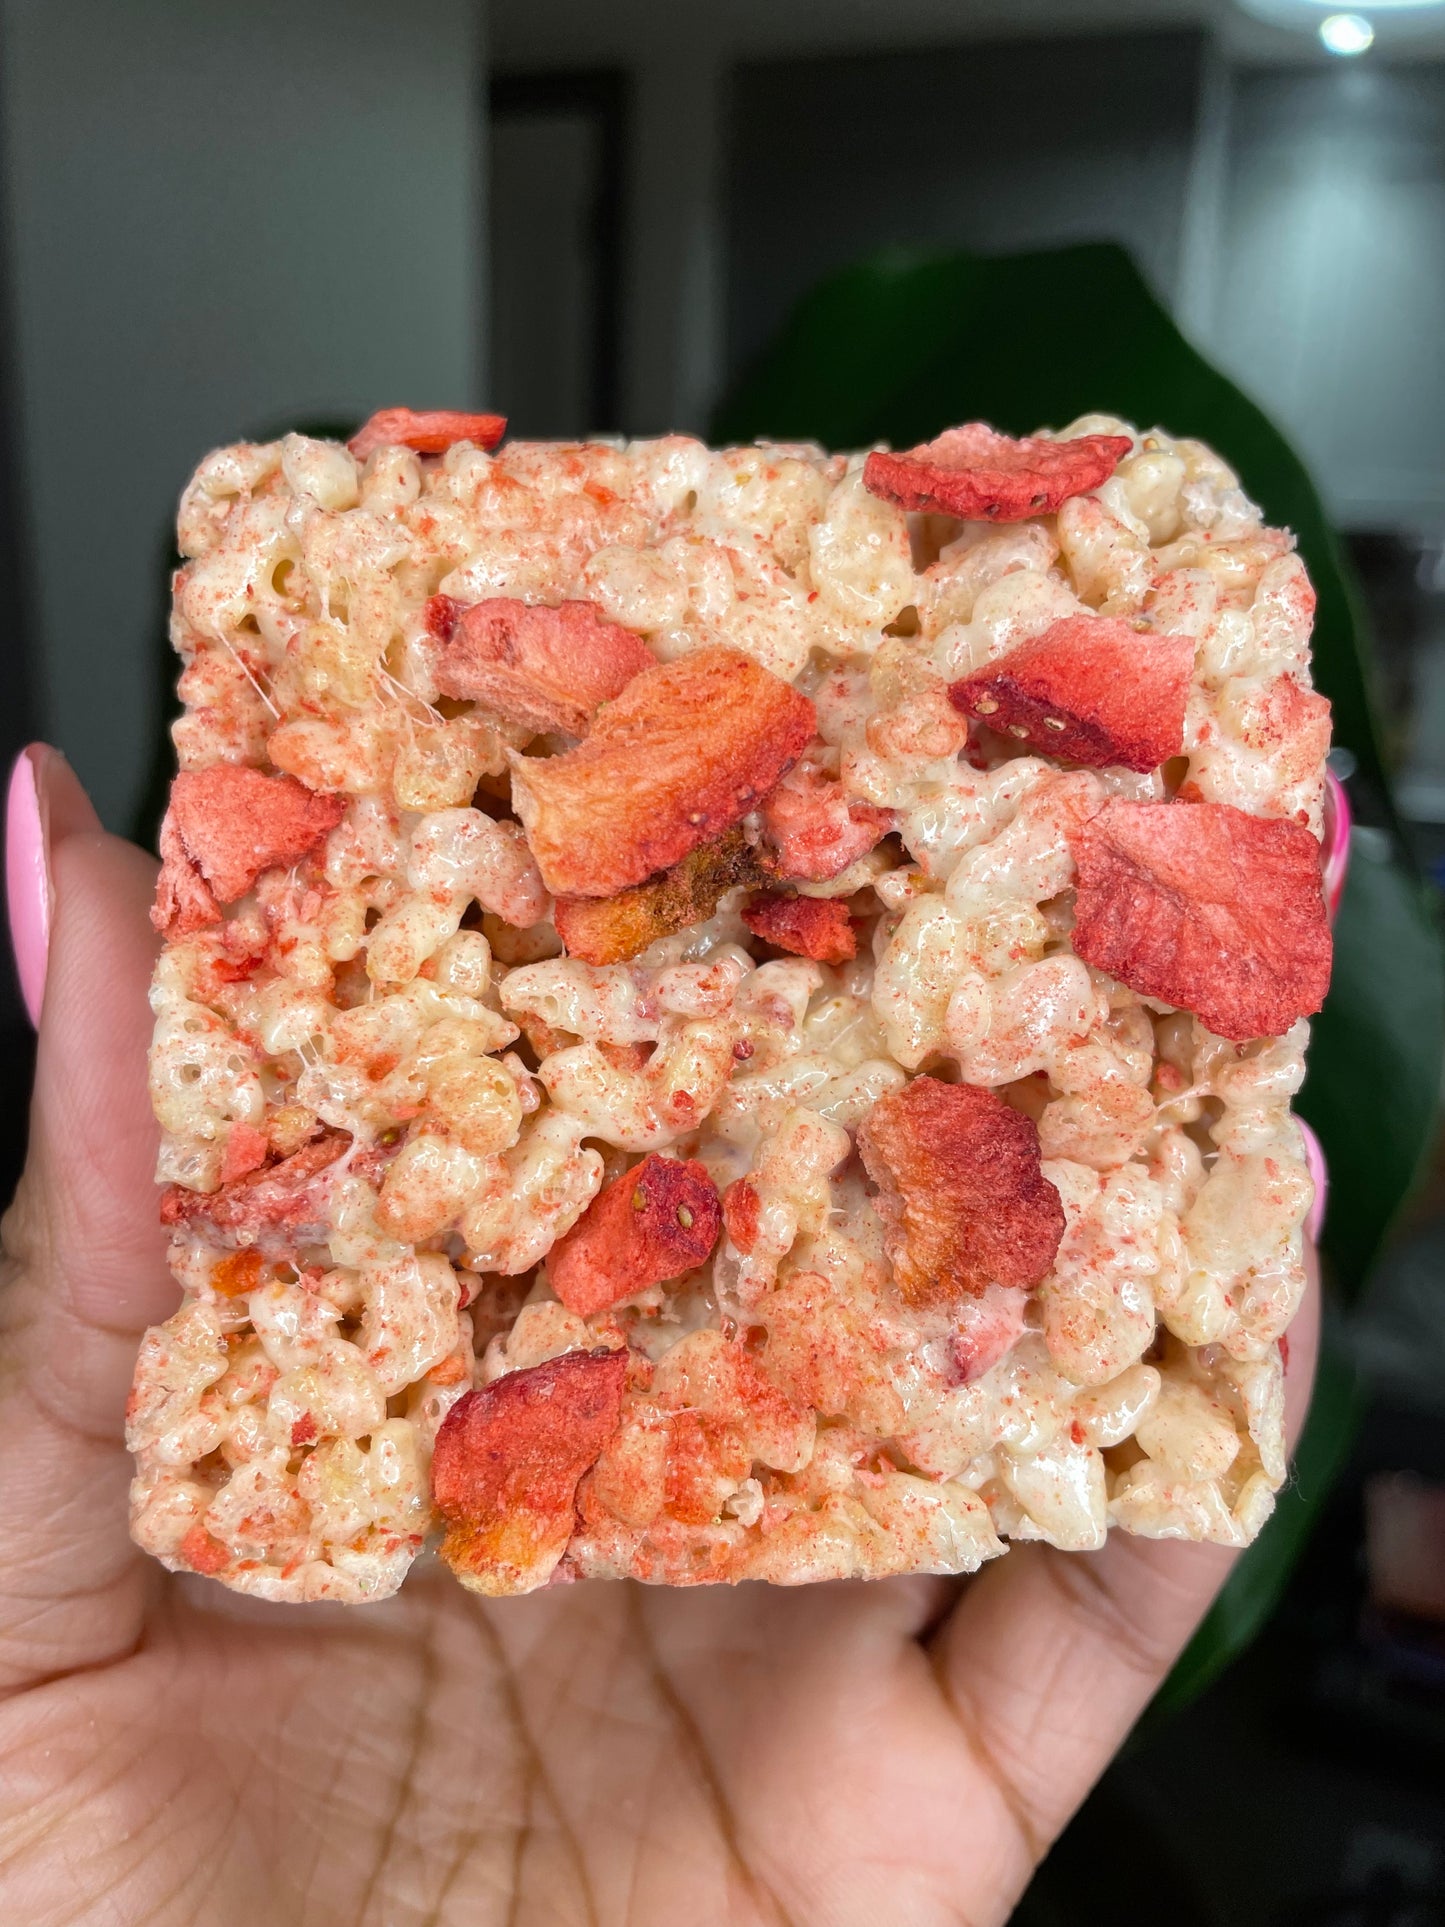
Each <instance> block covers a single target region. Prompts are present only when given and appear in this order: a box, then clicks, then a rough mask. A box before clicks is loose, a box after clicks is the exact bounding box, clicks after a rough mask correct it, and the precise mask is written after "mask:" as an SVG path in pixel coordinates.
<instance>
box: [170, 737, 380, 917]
mask: <svg viewBox="0 0 1445 1927" xmlns="http://www.w3.org/2000/svg"><path fill="white" fill-rule="evenodd" d="M345 814H346V799H345V798H344V797H340V796H318V795H316V793H315V792H314V791H312V790H309V789H307V788H306V786H305V784H304V783H299V782H297V780H296V778H295V777H294V776H267V775H265V774H264V772H263V771H261V770H258V769H244V768H241V767H239V766H238V765H236V764H234V763H214V764H212V765H211V767H210V768H209V769H198V770H182V771H181V773H180V775H179V776H177V777H176V778H175V780H174V781H173V782H172V784H171V800H170V808H169V809H168V810H167V812H166V820H165V823H164V824H163V825H162V828H161V854H162V858H163V864H162V869H161V875H160V878H159V879H158V882H157V888H156V902H155V908H154V909H153V910H152V911H151V921H152V922H153V923H154V924H155V926H156V928H157V929H158V930H163V931H166V932H167V933H168V934H169V933H170V931H171V930H172V928H173V927H174V928H175V930H176V933H177V934H184V932H185V930H187V929H189V928H194V927H196V926H197V925H198V924H199V923H201V922H206V923H213V922H218V921H219V918H220V912H219V909H217V910H216V914H215V915H214V916H211V915H208V914H205V907H206V899H207V897H209V898H210V900H211V903H212V905H213V906H214V905H219V904H223V903H234V902H235V901H236V899H237V898H238V897H242V896H244V895H245V894H246V892H247V891H248V890H249V889H250V888H251V886H252V884H253V883H254V882H255V881H256V879H257V877H259V876H260V874H261V872H262V871H263V870H269V869H270V868H271V867H272V865H273V864H286V863H295V862H297V861H298V859H299V858H301V857H303V856H305V855H306V854H307V852H308V851H310V850H313V849H315V847H316V845H317V844H318V843H319V842H320V841H321V839H322V837H323V836H326V835H327V834H329V832H330V831H332V830H334V829H335V828H336V826H337V824H338V823H339V822H340V821H341V819H342V817H343V816H345Z"/></svg>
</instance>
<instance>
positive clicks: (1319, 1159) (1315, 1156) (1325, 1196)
mask: <svg viewBox="0 0 1445 1927" xmlns="http://www.w3.org/2000/svg"><path fill="white" fill-rule="evenodd" d="M1295 1122H1296V1123H1297V1124H1298V1125H1299V1128H1300V1136H1301V1137H1302V1138H1303V1139H1304V1141H1305V1168H1306V1169H1307V1170H1308V1172H1309V1174H1310V1178H1311V1180H1312V1181H1313V1183H1314V1187H1315V1195H1314V1198H1313V1200H1312V1201H1311V1204H1310V1208H1309V1210H1308V1212H1307V1213H1306V1214H1305V1236H1306V1237H1307V1238H1308V1239H1309V1241H1310V1243H1311V1244H1312V1245H1317V1244H1318V1243H1319V1241H1320V1233H1321V1231H1323V1230H1324V1225H1325V1207H1326V1206H1327V1204H1328V1203H1329V1196H1330V1167H1329V1166H1328V1165H1327V1164H1326V1163H1325V1153H1324V1146H1323V1145H1322V1144H1321V1143H1320V1141H1319V1139H1318V1138H1317V1137H1316V1136H1315V1134H1314V1132H1313V1131H1312V1130H1311V1129H1310V1127H1309V1125H1308V1124H1306V1123H1305V1121H1304V1119H1303V1118H1302V1117H1300V1118H1296V1119H1295Z"/></svg>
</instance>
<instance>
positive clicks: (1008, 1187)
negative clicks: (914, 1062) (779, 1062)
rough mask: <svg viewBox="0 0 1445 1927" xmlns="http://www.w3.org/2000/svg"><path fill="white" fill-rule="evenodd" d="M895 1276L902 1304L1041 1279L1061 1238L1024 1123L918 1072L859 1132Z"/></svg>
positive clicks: (1057, 1208)
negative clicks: (874, 1185)
mask: <svg viewBox="0 0 1445 1927" xmlns="http://www.w3.org/2000/svg"><path fill="white" fill-rule="evenodd" d="M858 1149H859V1151H860V1152H861V1153H862V1156H863V1163H864V1165H865V1166H866V1167H867V1171H868V1175H869V1177H871V1178H872V1180H873V1182H874V1183H875V1184H876V1185H877V1186H878V1208H879V1211H880V1212H881V1213H882V1216H883V1222H884V1225H885V1227H886V1236H885V1246H886V1249H887V1252H888V1259H889V1262H890V1264H891V1265H892V1266H893V1278H894V1282H895V1283H896V1285H897V1286H898V1289H899V1292H900V1293H901V1294H902V1296H903V1297H904V1298H905V1299H906V1300H907V1301H908V1303H909V1304H914V1305H922V1304H935V1303H947V1302H948V1301H949V1300H953V1299H959V1298H965V1297H976V1296H977V1295H978V1294H979V1293H981V1292H983V1291H985V1290H986V1289H987V1288H988V1286H989V1285H994V1284H997V1285H1013V1286H1017V1287H1018V1288H1019V1289H1021V1290H1027V1289H1029V1288H1030V1287H1032V1286H1034V1285H1036V1284H1038V1283H1039V1281H1040V1279H1042V1278H1043V1277H1044V1275H1045V1273H1046V1272H1047V1271H1048V1269H1049V1267H1050V1265H1052V1263H1053V1262H1054V1254H1055V1252H1056V1251H1057V1250H1058V1248H1059V1239H1060V1238H1061V1237H1062V1236H1063V1234H1064V1207H1063V1204H1062V1203H1061V1202H1060V1199H1059V1194H1058V1192H1057V1191H1056V1190H1055V1189H1054V1187H1053V1185H1051V1184H1050V1183H1049V1181H1048V1179H1047V1178H1046V1177H1045V1176H1044V1175H1043V1171H1042V1169H1041V1168H1040V1160H1039V1134H1038V1131H1037V1130H1036V1129H1035V1127H1034V1125H1033V1123H1032V1122H1031V1120H1030V1119H1028V1118H1026V1117H1025V1116H1023V1114H1022V1113H1021V1112H1019V1111H1016V1110H1014V1109H1013V1107H1012V1106H1011V1105H1009V1104H1006V1103H1005V1102H1004V1100H1003V1099H1002V1098H1001V1097H996V1096H995V1095H994V1094H993V1092H992V1091H985V1090H980V1089H979V1088H978V1087H977V1086H976V1085H973V1084H944V1083H942V1082H940V1080H939V1079H938V1078H936V1077H915V1078H914V1079H913V1080H912V1082H911V1083H909V1084H907V1085H905V1086H904V1088H903V1089H902V1090H901V1091H894V1092H892V1093H890V1094H889V1096H887V1097H881V1098H879V1100H878V1102H877V1103H876V1104H875V1105H874V1106H873V1108H872V1110H871V1111H870V1112H869V1113H868V1115H867V1117H865V1118H864V1120H863V1122H862V1124H861V1125H860V1126H859V1128H858Z"/></svg>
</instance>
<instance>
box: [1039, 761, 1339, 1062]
mask: <svg viewBox="0 0 1445 1927" xmlns="http://www.w3.org/2000/svg"><path fill="white" fill-rule="evenodd" d="M1074 854H1075V857H1076V860H1077V863H1078V871H1079V877H1078V890H1077V895H1076V898H1075V908H1074V916H1075V923H1074V937H1073V942H1074V950H1075V952H1076V953H1077V954H1078V955H1079V956H1080V957H1082V958H1083V959H1084V960H1085V962H1086V963H1091V964H1093V965H1094V966H1095V967H1096V969H1099V970H1106V971H1107V972H1108V973H1109V975H1110V976H1111V977H1117V978H1118V979H1119V981H1120V983H1124V984H1128V986H1129V987H1130V989H1131V990H1137V991H1139V992H1140V993H1141V994H1142V995H1144V996H1146V997H1158V998H1159V999H1160V1000H1161V1001H1162V1002H1164V1003H1167V1004H1173V1005H1175V1006H1176V1007H1177V1008H1178V1009H1180V1010H1192V1011H1193V1012H1194V1014H1195V1015H1196V1016H1197V1017H1199V1018H1200V1019H1201V1021H1202V1022H1203V1023H1205V1024H1206V1025H1207V1026H1208V1027H1209V1029H1210V1030H1212V1031H1213V1032H1214V1033H1215V1035H1216V1036H1217V1037H1227V1038H1229V1039H1231V1041H1233V1042H1235V1043H1242V1042H1243V1041H1244V1040H1245V1039H1246V1038H1250V1037H1279V1036H1282V1035H1283V1033H1284V1032H1285V1031H1287V1030H1288V1029H1289V1027H1290V1025H1291V1024H1292V1023H1294V1021H1295V1019H1296V1018H1297V1017H1307V1016H1309V1015H1310V1014H1311V1012H1313V1011H1316V1010H1318V1009H1319V1007H1320V1005H1321V1004H1322V1003H1323V1002H1324V998H1325V992H1326V990H1327V989H1328V988H1329V981H1330V963H1331V955H1332V952H1331V944H1330V931H1329V924H1328V922H1327V920H1326V916H1325V900H1324V889H1323V884H1322V870H1321V858H1320V846H1319V844H1318V843H1317V842H1316V841H1315V839H1314V837H1312V836H1311V835H1310V833H1309V831H1308V830H1307V829H1305V828H1303V826H1302V825H1300V824H1298V823H1291V822H1286V821H1283V820H1282V819H1280V818H1278V817H1262V816H1249V815H1247V814H1246V812H1245V811H1243V810H1236V809H1234V808H1232V807H1231V806H1230V805H1229V804H1227V803H1178V802H1175V803H1126V802H1123V801H1122V800H1120V799H1119V798H1117V797H1116V798H1114V799H1113V800H1112V801H1110V802H1108V803H1106V804H1105V805H1104V807H1103V809H1102V810H1100V811H1099V812H1098V814H1097V815H1096V816H1094V817H1092V818H1091V819H1090V820H1089V821H1088V822H1087V823H1085V824H1084V826H1083V828H1082V829H1081V830H1080V831H1079V833H1078V836H1077V838H1076V839H1075V851H1074Z"/></svg>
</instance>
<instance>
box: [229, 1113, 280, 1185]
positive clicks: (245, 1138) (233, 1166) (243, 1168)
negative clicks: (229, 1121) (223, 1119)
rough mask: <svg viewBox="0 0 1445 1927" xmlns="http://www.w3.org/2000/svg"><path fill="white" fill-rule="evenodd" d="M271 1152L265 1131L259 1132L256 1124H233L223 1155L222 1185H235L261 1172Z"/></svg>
mask: <svg viewBox="0 0 1445 1927" xmlns="http://www.w3.org/2000/svg"><path fill="white" fill-rule="evenodd" d="M270 1150H271V1145H270V1140H269V1139H268V1138H267V1136H266V1133H265V1132H264V1131H258V1130H257V1129H256V1127H255V1125H254V1124H233V1125H232V1126H231V1131H230V1135H229V1137H227V1139H226V1148H225V1150H224V1151H223V1152H222V1153H221V1183H222V1184H233V1183H234V1182H235V1180H236V1179H237V1178H244V1177H248V1176H249V1175H250V1174H251V1172H252V1171H259V1170H260V1168H261V1166H262V1165H263V1164H264V1163H265V1162H266V1159H267V1157H268V1156H269V1155H270Z"/></svg>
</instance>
